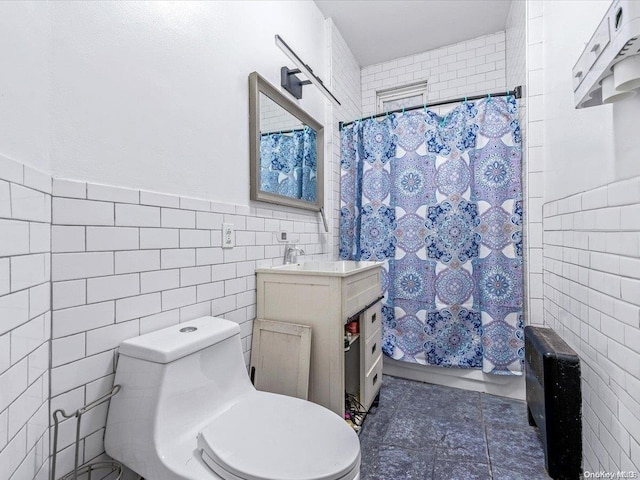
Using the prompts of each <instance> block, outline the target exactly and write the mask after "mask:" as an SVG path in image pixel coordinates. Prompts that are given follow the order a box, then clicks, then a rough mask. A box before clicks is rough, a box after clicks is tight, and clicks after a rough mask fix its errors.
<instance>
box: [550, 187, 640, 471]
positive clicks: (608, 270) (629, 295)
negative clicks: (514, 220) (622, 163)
mask: <svg viewBox="0 0 640 480" xmlns="http://www.w3.org/2000/svg"><path fill="white" fill-rule="evenodd" d="M544 296H545V301H544V315H545V320H546V323H547V325H548V326H549V327H551V328H553V329H554V330H555V331H556V332H557V333H558V334H560V335H561V336H562V338H563V339H564V340H565V341H566V342H567V343H569V345H571V347H572V348H574V349H575V350H576V352H577V353H578V355H580V358H581V370H582V397H583V402H582V405H583V411H582V415H583V422H582V428H583V443H582V444H583V450H584V451H583V454H584V465H583V466H584V470H585V471H591V472H598V471H607V472H616V471H636V472H637V471H638V467H640V419H639V418H638V412H640V352H639V351H638V345H640V177H637V178H633V179H630V180H625V181H621V182H617V183H613V184H610V185H607V186H604V187H600V188H597V189H595V190H590V191H587V192H584V193H580V194H577V195H573V196H570V197H567V198H564V199H561V200H558V201H554V202H550V203H547V204H545V206H544Z"/></svg>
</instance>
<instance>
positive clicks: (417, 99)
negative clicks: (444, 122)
mask: <svg viewBox="0 0 640 480" xmlns="http://www.w3.org/2000/svg"><path fill="white" fill-rule="evenodd" d="M376 96H377V104H378V112H377V113H384V112H390V111H391V110H399V109H402V108H409V107H415V106H417V105H424V104H425V103H427V82H419V83H413V84H411V85H405V86H403V87H393V88H387V89H385V90H379V91H378V92H376Z"/></svg>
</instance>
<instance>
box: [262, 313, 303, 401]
mask: <svg viewBox="0 0 640 480" xmlns="http://www.w3.org/2000/svg"><path fill="white" fill-rule="evenodd" d="M310 365H311V327H308V326H306V325H295V324H293V323H285V322H274V321H271V320H262V319H256V320H254V322H253V341H252V344H251V367H250V370H249V371H250V372H251V379H252V381H253V384H254V386H255V387H256V388H257V389H258V390H262V391H264V392H271V393H279V394H282V395H288V396H290V397H297V398H302V399H303V400H307V398H308V396H309V367H310Z"/></svg>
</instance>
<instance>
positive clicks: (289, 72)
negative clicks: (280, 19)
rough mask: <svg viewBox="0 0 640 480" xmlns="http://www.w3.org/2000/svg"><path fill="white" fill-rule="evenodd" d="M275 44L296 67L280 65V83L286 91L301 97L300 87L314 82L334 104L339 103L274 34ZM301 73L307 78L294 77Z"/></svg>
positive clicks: (285, 43) (308, 68)
mask: <svg viewBox="0 0 640 480" xmlns="http://www.w3.org/2000/svg"><path fill="white" fill-rule="evenodd" d="M275 38H276V45H278V46H279V47H280V49H281V50H282V51H283V52H285V54H286V55H287V56H288V57H289V58H290V59H291V60H293V62H294V63H295V64H296V66H297V67H298V68H294V69H290V68H288V67H282V68H281V69H280V85H281V86H282V88H284V89H285V90H286V91H287V92H289V93H290V94H291V95H293V96H294V97H295V98H298V99H300V98H302V87H303V86H304V85H310V84H314V85H315V86H317V87H318V88H319V89H320V91H321V92H322V93H323V94H324V95H325V96H326V97H327V98H329V100H331V101H332V102H333V103H335V104H336V105H341V104H340V101H338V99H337V98H336V97H335V96H334V95H333V93H331V92H330V91H329V89H328V88H327V87H326V86H325V85H324V82H323V81H322V79H321V78H320V77H318V76H317V75H316V74H315V73H313V70H312V69H311V67H310V66H309V65H307V64H306V63H304V62H303V61H302V59H301V58H300V57H299V56H298V54H296V52H294V51H293V50H292V49H291V47H290V46H289V45H288V44H287V42H285V41H284V40H283V39H282V37H281V36H280V35H276V37H275ZM299 73H301V74H303V75H305V76H306V77H307V78H309V80H300V79H299V78H298V77H296V75H297V74H299Z"/></svg>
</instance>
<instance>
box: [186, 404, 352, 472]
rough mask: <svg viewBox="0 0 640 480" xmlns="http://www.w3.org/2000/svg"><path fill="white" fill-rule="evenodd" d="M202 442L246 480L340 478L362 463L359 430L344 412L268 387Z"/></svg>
mask: <svg viewBox="0 0 640 480" xmlns="http://www.w3.org/2000/svg"><path fill="white" fill-rule="evenodd" d="M198 445H199V447H200V448H201V449H202V450H203V460H204V461H205V463H207V465H209V467H210V468H211V469H212V470H213V471H214V472H216V473H217V474H218V475H221V476H223V478H228V477H229V475H227V476H226V477H225V476H224V475H225V473H227V472H228V473H231V474H232V476H233V475H235V477H238V478H241V479H244V480H312V479H313V480H338V479H342V478H344V477H345V476H347V475H348V474H349V473H350V472H352V471H353V470H354V469H356V468H357V467H358V466H359V464H360V443H359V440H358V436H357V435H356V433H355V432H354V431H353V430H352V429H351V427H349V426H348V425H347V424H346V422H345V421H344V420H342V419H341V418H340V417H339V416H338V415H336V414H335V413H333V412H331V411H330V410H328V409H326V408H324V407H321V406H319V405H316V404H315V403H311V402H307V401H305V400H300V399H297V398H293V397H286V396H283V395H276V394H272V393H265V392H255V394H251V395H249V396H248V397H246V398H245V399H243V400H241V401H240V402H238V403H237V404H235V405H234V406H233V407H231V408H230V409H229V410H227V411H226V412H224V413H222V414H220V415H219V416H218V417H216V418H215V419H214V420H213V422H211V423H210V424H209V425H207V427H206V428H204V429H203V430H202V432H200V434H199V435H198ZM207 457H208V458H207ZM350 477H351V475H349V478H350ZM232 478H234V477H232Z"/></svg>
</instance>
